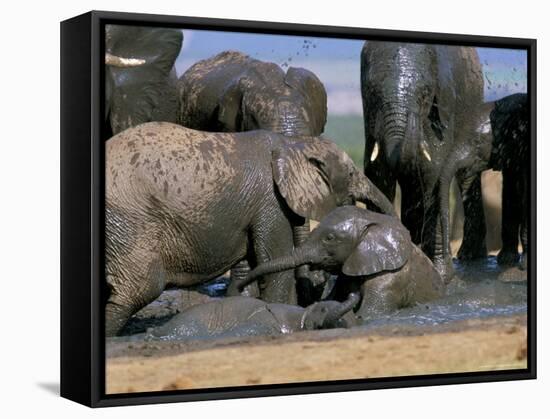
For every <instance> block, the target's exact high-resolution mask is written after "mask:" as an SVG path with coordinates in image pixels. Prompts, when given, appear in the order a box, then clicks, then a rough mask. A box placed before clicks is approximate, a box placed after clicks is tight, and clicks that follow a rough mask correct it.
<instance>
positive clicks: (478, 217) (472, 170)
mask: <svg viewBox="0 0 550 419" xmlns="http://www.w3.org/2000/svg"><path fill="white" fill-rule="evenodd" d="M493 107H494V102H487V103H484V104H483V105H482V106H481V108H480V115H479V119H478V121H479V122H478V128H477V135H476V136H474V137H473V140H472V141H471V142H470V143H469V144H468V145H467V146H466V147H469V148H468V153H465V156H464V158H463V160H462V165H461V166H462V167H461V168H460V169H458V170H457V173H456V177H457V179H461V180H462V182H459V188H460V192H461V195H462V204H463V206H464V229H463V236H462V244H461V245H460V249H459V250H458V253H457V256H458V258H459V259H460V260H474V259H480V258H486V257H487V246H486V243H485V237H486V235H487V227H486V225H485V214H484V209H483V198H482V194H481V192H482V191H481V173H482V172H483V171H484V170H487V169H490V165H489V160H490V158H491V153H492V144H493V135H492V131H491V121H490V118H489V115H490V113H491V111H492V110H493ZM443 218H444V219H448V215H446V216H445V217H443Z"/></svg>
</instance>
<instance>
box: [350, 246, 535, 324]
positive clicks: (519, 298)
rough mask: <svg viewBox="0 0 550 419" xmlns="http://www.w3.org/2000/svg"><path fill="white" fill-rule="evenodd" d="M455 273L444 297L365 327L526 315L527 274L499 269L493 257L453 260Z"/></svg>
mask: <svg viewBox="0 0 550 419" xmlns="http://www.w3.org/2000/svg"><path fill="white" fill-rule="evenodd" d="M454 267H455V270H456V275H455V277H454V278H453V280H452V281H451V282H450V284H449V285H448V287H447V291H446V295H445V297H443V298H441V299H439V300H435V301H431V302H430V303H427V304H421V305H418V306H416V307H410V308H404V309H402V310H400V311H398V312H396V313H394V314H392V315H387V316H382V317H379V318H377V319H373V320H366V321H365V324H364V325H362V326H360V327H361V328H364V329H371V328H378V327H381V326H391V325H404V324H407V325H419V326H420V325H423V326H426V325H432V326H437V325H440V324H445V323H449V322H453V321H460V320H468V319H474V318H489V317H499V316H510V315H515V314H525V313H526V312H527V273H526V272H525V271H521V270H519V269H517V268H515V267H513V268H501V267H500V266H499V265H498V264H497V261H496V257H494V256H491V257H488V258H487V259H486V260H483V261H477V262H469V263H462V262H460V261H457V260H455V261H454Z"/></svg>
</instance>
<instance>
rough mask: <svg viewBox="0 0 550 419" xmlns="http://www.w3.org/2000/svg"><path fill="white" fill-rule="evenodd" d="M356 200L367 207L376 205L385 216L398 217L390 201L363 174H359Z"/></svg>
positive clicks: (355, 192) (354, 194)
mask: <svg viewBox="0 0 550 419" xmlns="http://www.w3.org/2000/svg"><path fill="white" fill-rule="evenodd" d="M356 179H357V180H356V185H355V190H354V191H353V196H354V198H355V199H356V200H357V201H359V202H362V203H363V204H365V205H366V206H367V207H369V206H370V205H374V206H375V207H376V208H377V209H378V210H379V211H381V212H382V213H384V214H388V215H394V216H397V214H396V212H395V208H394V207H393V205H392V203H391V202H390V200H389V199H388V198H387V197H386V195H384V194H383V193H382V191H380V189H378V188H377V187H376V185H375V184H374V183H372V182H371V181H370V179H369V178H368V177H366V176H365V175H364V174H362V173H359V172H358V173H357V177H356Z"/></svg>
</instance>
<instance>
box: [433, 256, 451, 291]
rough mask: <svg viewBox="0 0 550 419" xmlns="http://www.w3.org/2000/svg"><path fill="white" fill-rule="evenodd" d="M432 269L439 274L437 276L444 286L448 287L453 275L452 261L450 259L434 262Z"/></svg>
mask: <svg viewBox="0 0 550 419" xmlns="http://www.w3.org/2000/svg"><path fill="white" fill-rule="evenodd" d="M434 268H435V270H436V271H437V272H438V273H439V276H440V277H441V279H442V280H443V283H444V284H445V285H448V284H449V282H451V280H452V279H453V277H454V275H455V269H454V266H453V261H452V259H451V258H450V257H449V258H447V259H445V260H440V261H438V260H435V261H434Z"/></svg>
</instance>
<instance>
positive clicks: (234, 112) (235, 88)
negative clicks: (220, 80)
mask: <svg viewBox="0 0 550 419" xmlns="http://www.w3.org/2000/svg"><path fill="white" fill-rule="evenodd" d="M242 102H243V92H242V89H241V83H240V82H235V83H232V84H231V85H230V86H229V87H227V89H225V91H224V92H223V94H222V96H221V99H220V102H219V105H218V122H219V124H220V125H221V130H222V131H227V132H237V131H240V130H241V125H242V120H243V110H242Z"/></svg>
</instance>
